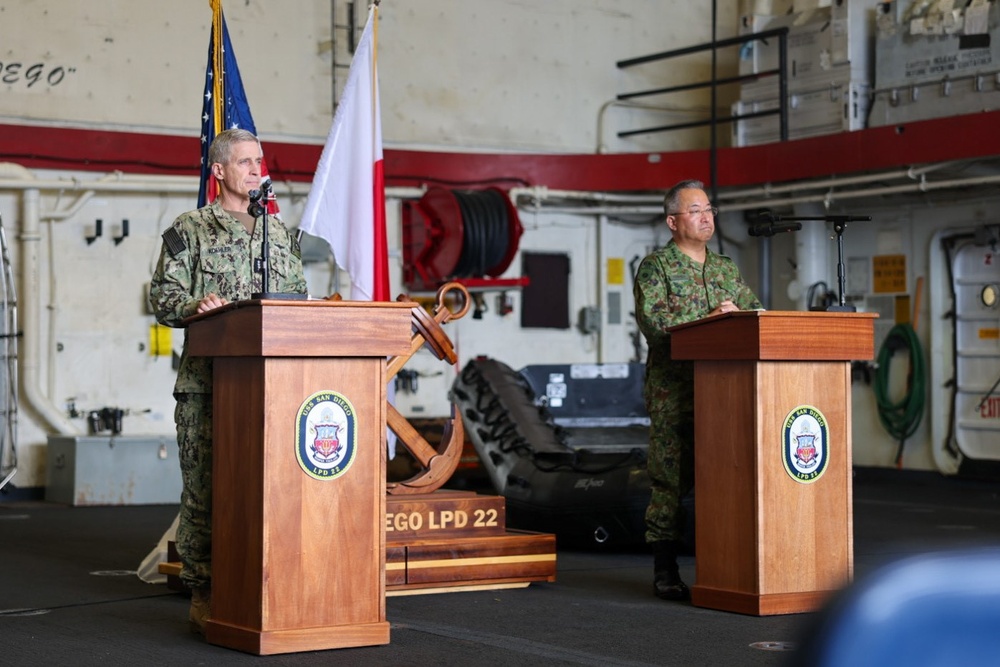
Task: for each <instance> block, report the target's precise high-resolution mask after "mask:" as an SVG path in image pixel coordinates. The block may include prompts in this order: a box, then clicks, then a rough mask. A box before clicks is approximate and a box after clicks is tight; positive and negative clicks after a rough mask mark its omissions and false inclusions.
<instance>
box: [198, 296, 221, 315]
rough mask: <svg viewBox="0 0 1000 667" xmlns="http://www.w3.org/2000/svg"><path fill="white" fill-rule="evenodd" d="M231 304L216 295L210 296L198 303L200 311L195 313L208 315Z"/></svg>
mask: <svg viewBox="0 0 1000 667" xmlns="http://www.w3.org/2000/svg"><path fill="white" fill-rule="evenodd" d="M227 303H229V302H228V301H227V300H226V299H223V298H222V297H221V296H217V295H215V294H209V295H208V296H206V297H205V298H204V299H202V300H201V301H199V302H198V309H197V310H196V311H195V312H196V313H197V314H199V315H201V314H202V313H207V312H208V311H210V310H213V309H215V308H221V307H222V306H224V305H226V304H227Z"/></svg>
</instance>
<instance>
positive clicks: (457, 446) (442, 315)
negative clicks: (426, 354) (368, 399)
mask: <svg viewBox="0 0 1000 667" xmlns="http://www.w3.org/2000/svg"><path fill="white" fill-rule="evenodd" d="M449 292H455V296H456V298H457V299H458V300H459V301H460V303H461V306H460V307H459V308H458V310H454V311H453V310H451V309H450V308H449V307H448V305H447V297H448V293H449ZM396 301H400V302H412V303H413V304H414V306H413V309H412V311H411V316H412V320H413V336H412V338H411V339H410V351H409V352H408V353H406V354H402V355H397V356H395V357H391V358H390V359H389V361H388V364H387V365H386V382H387V383H388V382H390V381H391V380H392V379H393V378H395V377H396V374H397V373H399V371H400V369H401V368H403V366H404V365H405V364H406V362H407V361H409V359H410V357H412V356H413V355H414V354H416V352H417V350H419V349H420V348H421V347H423V346H424V345H426V346H427V347H428V348H429V349H430V351H431V352H432V353H433V354H434V356H436V357H437V358H438V359H444V360H447V361H448V363H449V364H452V365H454V364H455V362H456V361H458V355H457V354H456V353H455V348H454V346H453V345H452V344H451V339H449V338H448V335H447V334H446V333H445V332H444V330H443V329H442V328H441V325H442V324H444V323H445V322H447V321H448V320H457V319H459V318H461V317H463V316H464V315H465V314H466V313H467V312H468V311H469V305H470V302H471V299H470V298H469V291H468V290H467V289H466V288H465V286H464V285H462V284H461V283H456V282H449V283H445V284H444V285H442V286H441V287H439V288H438V291H437V303H436V305H435V306H434V315H433V316H431V315H430V314H428V312H427V311H426V310H424V308H423V306H421V305H420V304H418V303H417V302H415V301H413V300H412V299H410V298H409V297H408V296H406V295H405V294H401V295H400V296H399V297H397V299H396ZM386 423H387V424H388V426H389V428H391V429H392V431H393V433H395V434H396V436H397V437H398V438H399V441H400V442H402V443H403V445H404V446H405V447H406V449H407V451H409V452H410V454H412V455H413V457H414V458H415V459H416V460H417V462H418V463H419V464H420V466H421V468H422V470H421V471H420V472H419V473H417V474H416V475H414V476H413V477H411V478H410V479H407V480H404V481H402V482H389V483H387V484H386V493H390V494H394V495H401V494H408V493H431V492H432V491H436V490H437V489H439V488H441V486H442V485H443V484H444V483H445V482H447V481H448V479H449V478H450V477H451V476H452V474H453V473H454V472H455V468H457V467H458V463H459V461H460V459H461V456H462V446H463V444H464V442H465V430H464V429H463V428H462V416H461V415H460V414H458V413H457V408H456V406H455V405H454V404H453V405H452V406H451V421H449V422H448V423H447V424H445V427H444V433H443V434H442V436H441V444H440V445H438V448H437V449H435V448H434V447H433V446H432V445H431V444H430V443H429V442H427V440H425V439H424V437H423V436H422V435H420V433H419V432H418V431H417V429H415V428H413V425H411V424H410V422H409V421H407V420H406V417H404V416H403V415H401V414H399V411H398V410H396V408H395V407H393V405H392V404H391V403H386Z"/></svg>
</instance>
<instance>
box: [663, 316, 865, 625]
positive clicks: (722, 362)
mask: <svg viewBox="0 0 1000 667" xmlns="http://www.w3.org/2000/svg"><path fill="white" fill-rule="evenodd" d="M875 317H876V316H875V315H874V314H872V313H826V312H781V311H771V312H767V311H749V312H738V313H731V314H727V315H720V316H716V317H711V318H707V319H703V320H698V321H696V322H690V323H688V324H683V325H680V326H677V327H674V328H673V329H671V356H672V358H674V359H690V360H694V377H695V379H694V397H695V398H694V400H695V428H694V431H695V507H696V514H697V519H696V522H695V564H696V576H695V578H696V581H695V585H694V586H692V587H691V598H692V602H693V603H694V604H695V605H696V606H700V607H708V608H712V609H721V610H725V611H735V612H741V613H745V614H755V615H772V614H789V613H798V612H805V611H813V610H815V609H816V608H817V607H818V606H819V605H820V604H821V603H822V601H823V600H824V599H825V598H826V597H827V596H828V595H829V594H830V593H832V592H833V591H835V590H837V589H839V588H841V587H842V586H844V585H845V584H847V583H848V582H849V581H850V579H851V577H852V574H853V567H854V549H853V545H854V540H853V513H852V502H851V368H850V366H851V364H850V362H851V361H852V360H861V359H871V358H872V357H873V355H874V340H873V329H874V327H873V322H874V318H875Z"/></svg>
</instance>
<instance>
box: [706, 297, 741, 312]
mask: <svg viewBox="0 0 1000 667" xmlns="http://www.w3.org/2000/svg"><path fill="white" fill-rule="evenodd" d="M738 310H739V307H737V305H736V304H735V303H733V302H732V301H730V300H729V299H726V300H725V301H723V302H722V303H720V304H719V305H718V306H716V307H715V309H714V310H713V311H712V312H710V313H709V315H710V316H711V315H722V314H723V313H735V312H736V311H738Z"/></svg>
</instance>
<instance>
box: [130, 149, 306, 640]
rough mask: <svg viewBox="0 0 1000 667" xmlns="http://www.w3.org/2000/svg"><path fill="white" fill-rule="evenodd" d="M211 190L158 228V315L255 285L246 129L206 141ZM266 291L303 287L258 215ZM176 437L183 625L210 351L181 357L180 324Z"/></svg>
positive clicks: (206, 495)
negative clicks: (266, 249) (202, 201)
mask: <svg viewBox="0 0 1000 667" xmlns="http://www.w3.org/2000/svg"><path fill="white" fill-rule="evenodd" d="M209 162H210V163H211V170H212V175H213V176H214V177H215V180H216V182H217V183H218V186H219V195H218V197H217V198H216V200H215V201H214V202H213V203H211V204H209V205H207V206H204V207H202V208H200V209H198V210H195V211H190V212H188V213H184V214H182V215H181V216H180V217H178V218H177V219H176V220H175V221H174V223H173V224H172V225H171V226H170V228H169V229H167V231H166V232H164V234H163V246H162V249H161V251H160V259H159V263H158V264H157V266H156V271H155V272H154V274H153V280H152V285H151V289H150V301H151V302H152V304H153V307H154V308H155V311H156V319H157V321H159V322H160V323H161V324H165V325H167V326H172V327H177V326H181V321H182V320H183V319H184V318H187V317H190V316H192V315H195V314H197V313H204V312H207V311H209V310H212V309H213V308H218V307H220V306H223V305H225V304H226V303H229V302H231V301H239V300H242V299H249V298H250V295H251V294H254V293H261V292H263V291H264V290H263V289H262V285H261V275H260V273H259V272H257V271H254V270H253V259H254V258H260V257H261V242H262V227H263V225H262V224H259V223H261V222H262V221H263V217H261V218H256V219H255V218H254V217H253V216H252V215H251V214H250V213H248V212H247V209H248V207H249V205H250V198H249V191H250V190H253V189H257V188H259V187H260V182H261V174H260V171H261V162H262V152H261V147H260V143H259V142H258V141H257V137H255V136H254V135H253V134H252V133H250V132H247V131H246V130H226V131H224V132H220V133H219V134H218V135H217V136H216V138H215V140H214V141H213V142H212V146H211V148H210V149H209ZM268 243H269V245H270V249H271V252H270V263H269V274H270V275H269V278H268V282H269V285H268V290H267V291H269V292H297V293H303V294H304V293H305V292H306V281H305V277H304V276H303V273H302V262H301V259H300V254H299V246H298V242H297V241H296V240H295V238H293V237H292V235H291V234H290V233H289V232H288V230H287V229H286V228H285V226H284V225H283V224H282V223H281V221H280V220H278V219H277V218H275V217H273V216H269V217H268ZM174 397H175V399H176V401H177V407H176V409H175V412H174V419H175V421H176V424H177V445H178V448H179V458H180V465H181V477H182V479H183V490H182V492H181V507H180V519H179V522H178V526H177V551H178V553H179V554H180V560H181V575H180V578H181V580H182V581H183V582H184V583H185V584H187V586H189V587H190V588H191V590H192V602H191V613H190V618H191V623H192V629H194V630H195V631H201V630H202V629H203V627H204V622H205V619H206V618H207V616H208V608H209V598H210V585H211V555H212V547H211V544H212V542H211V539H212V536H211V529H212V519H211V513H212V360H211V359H210V358H204V357H190V356H188V351H187V332H186V331H185V337H184V350H183V353H182V354H181V361H180V368H179V369H178V372H177V381H176V383H175V385H174Z"/></svg>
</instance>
